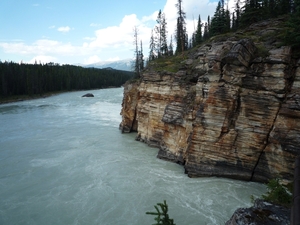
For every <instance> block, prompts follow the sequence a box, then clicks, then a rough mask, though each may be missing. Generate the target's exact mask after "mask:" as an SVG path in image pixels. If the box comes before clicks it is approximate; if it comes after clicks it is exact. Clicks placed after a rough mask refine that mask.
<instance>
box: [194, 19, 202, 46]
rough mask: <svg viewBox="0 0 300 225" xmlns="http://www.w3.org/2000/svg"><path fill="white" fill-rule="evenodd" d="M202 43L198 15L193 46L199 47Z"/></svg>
mask: <svg viewBox="0 0 300 225" xmlns="http://www.w3.org/2000/svg"><path fill="white" fill-rule="evenodd" d="M201 42H202V23H201V17H200V15H199V17H198V23H197V30H196V35H195V44H196V45H199V44H201Z"/></svg>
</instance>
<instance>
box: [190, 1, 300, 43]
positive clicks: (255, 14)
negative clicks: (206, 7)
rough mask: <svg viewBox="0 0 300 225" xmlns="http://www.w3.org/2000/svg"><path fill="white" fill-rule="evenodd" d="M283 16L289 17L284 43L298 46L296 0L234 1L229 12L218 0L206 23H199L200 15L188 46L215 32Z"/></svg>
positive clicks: (299, 4) (299, 8) (299, 12)
mask: <svg viewBox="0 0 300 225" xmlns="http://www.w3.org/2000/svg"><path fill="white" fill-rule="evenodd" d="M241 3H243V4H241ZM241 5H242V6H241ZM282 15H288V17H289V18H288V22H287V23H286V26H285V31H284V35H283V39H284V41H285V44H289V45H293V46H300V31H299V25H300V1H299V0H245V1H242V0H236V4H235V7H234V9H231V11H230V10H229V9H228V5H226V4H225V2H224V0H220V1H219V2H218V5H217V7H216V11H215V13H214V15H213V17H210V16H208V18H207V21H206V22H205V23H202V21H201V18H200V15H199V19H198V26H197V30H196V31H195V32H194V34H193V36H192V38H191V39H190V42H189V47H194V46H197V45H199V44H201V43H202V42H203V41H205V40H207V39H209V38H210V37H213V36H215V35H219V34H224V33H227V32H232V31H236V30H238V29H242V28H245V27H248V26H250V25H251V24H253V23H256V22H259V21H263V20H267V19H272V18H276V17H279V16H282Z"/></svg>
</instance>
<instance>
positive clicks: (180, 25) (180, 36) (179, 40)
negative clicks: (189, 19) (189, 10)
mask: <svg viewBox="0 0 300 225" xmlns="http://www.w3.org/2000/svg"><path fill="white" fill-rule="evenodd" d="M177 1H178V2H177V4H176V8H177V15H178V17H177V26H176V44H177V47H176V53H180V52H183V51H185V50H186V48H187V42H188V39H187V34H186V24H185V18H186V15H185V12H184V11H183V9H182V0H177Z"/></svg>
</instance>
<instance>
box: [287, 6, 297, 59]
mask: <svg viewBox="0 0 300 225" xmlns="http://www.w3.org/2000/svg"><path fill="white" fill-rule="evenodd" d="M292 10H293V11H292V15H291V16H290V18H289V20H288V22H287V23H286V29H287V32H286V37H285V40H286V43H287V44H289V45H291V46H292V47H293V48H294V52H299V50H300V30H299V27H300V0H294V5H293V6H292ZM298 54H299V53H298ZM298 57H299V56H298Z"/></svg>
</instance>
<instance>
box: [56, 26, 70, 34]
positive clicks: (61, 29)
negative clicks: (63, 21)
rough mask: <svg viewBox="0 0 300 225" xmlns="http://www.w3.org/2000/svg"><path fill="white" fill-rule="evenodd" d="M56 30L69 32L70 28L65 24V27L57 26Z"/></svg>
mask: <svg viewBox="0 0 300 225" xmlns="http://www.w3.org/2000/svg"><path fill="white" fill-rule="evenodd" d="M57 30H58V31H59V32H63V33H67V32H69V31H70V30H71V28H70V27H69V26H66V27H59V28H57Z"/></svg>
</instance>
